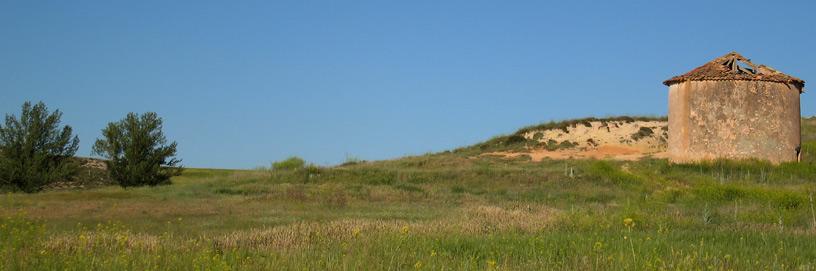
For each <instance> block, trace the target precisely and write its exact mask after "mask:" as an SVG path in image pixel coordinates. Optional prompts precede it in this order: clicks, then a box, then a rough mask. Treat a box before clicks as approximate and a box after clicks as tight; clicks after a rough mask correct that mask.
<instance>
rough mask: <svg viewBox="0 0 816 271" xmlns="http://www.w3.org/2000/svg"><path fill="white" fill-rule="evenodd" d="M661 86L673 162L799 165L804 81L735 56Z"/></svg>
mask: <svg viewBox="0 0 816 271" xmlns="http://www.w3.org/2000/svg"><path fill="white" fill-rule="evenodd" d="M663 84H665V85H667V86H669V138H668V154H669V160H670V161H672V162H677V163H683V162H694V161H700V160H712V159H717V158H727V159H761V160H768V161H770V162H772V163H775V164H778V163H781V162H787V161H797V159H798V157H799V154H800V143H801V135H800V131H799V129H800V112H799V110H800V108H799V95H800V94H801V93H802V92H803V89H804V86H805V82H804V81H802V80H801V79H799V78H796V77H793V76H790V75H786V74H783V73H781V72H779V71H777V70H774V69H773V68H771V67H768V66H765V65H754V64H753V63H751V61H750V60H749V59H747V58H745V57H743V56H741V55H740V54H738V53H736V52H731V53H728V54H726V55H724V56H722V57H719V58H717V59H714V60H712V61H711V62H708V63H706V64H705V65H703V66H700V67H698V68H696V69H694V70H692V71H690V72H688V73H686V74H683V75H680V76H675V77H672V78H671V79H669V80H666V81H665V82H663Z"/></svg>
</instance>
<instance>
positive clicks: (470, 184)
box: [0, 121, 816, 270]
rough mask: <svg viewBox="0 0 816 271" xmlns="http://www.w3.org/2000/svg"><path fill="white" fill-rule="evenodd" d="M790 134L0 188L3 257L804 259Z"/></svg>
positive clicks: (704, 262)
mask: <svg viewBox="0 0 816 271" xmlns="http://www.w3.org/2000/svg"><path fill="white" fill-rule="evenodd" d="M810 123H812V122H807V121H804V122H803V125H804V126H806V127H803V129H802V130H803V131H814V129H813V128H814V127H813V126H808V125H812V124H810ZM810 136H812V134H804V135H803V138H811V137H810ZM803 147H804V149H805V160H804V161H803V162H802V163H784V164H781V165H778V166H775V165H772V164H769V163H767V162H762V161H727V160H720V161H711V162H707V163H699V164H685V165H677V164H670V163H668V162H666V161H665V160H659V159H644V160H640V161H628V162H626V161H602V160H544V161H542V162H535V163H534V162H530V161H529V160H527V159H522V158H519V159H500V158H495V157H487V156H476V157H474V156H471V155H469V154H467V153H461V152H442V153H437V154H428V155H422V156H412V157H404V158H401V159H395V160H388V161H374V162H363V161H359V159H354V161H353V162H351V163H346V164H345V165H343V166H338V167H317V166H309V165H308V164H307V163H306V162H305V161H302V159H292V160H291V161H288V162H285V163H281V164H283V165H293V166H283V167H272V168H269V169H258V170H247V171H236V170H212V169H189V170H185V172H184V173H183V174H182V175H181V176H177V177H174V178H173V185H167V186H156V187H138V188H132V189H127V190H125V189H122V188H120V187H116V186H109V187H101V188H94V189H87V190H75V191H48V192H44V193H39V194H8V195H5V196H3V197H1V198H0V207H2V208H0V255H2V257H0V269H13V270H32V269H117V270H118V269H123V270H134V269H137V270H145V269H174V270H178V269H208V270H227V269H255V270H257V269H276V270H296V269H297V270H302V269H320V270H326V269H328V270H337V269H366V270H384V269H414V270H436V269H453V270H461V269H484V270H654V269H663V270H666V269H671V270H690V269H694V270H697V269H700V270H702V269H705V270H710V269H715V270H755V269H775V270H776V269H779V270H787V269H796V270H814V269H816V213H814V211H813V210H814V207H816V206H814V200H813V198H814V196H816V195H814V194H816V182H814V180H816V159H815V158H814V155H813V154H814V153H816V142H814V141H812V140H811V141H807V142H805V143H804V145H803ZM295 160H299V161H297V162H293V161H295ZM301 162H302V163H301ZM136 207H138V208H136Z"/></svg>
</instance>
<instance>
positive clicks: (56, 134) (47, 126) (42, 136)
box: [0, 102, 79, 193]
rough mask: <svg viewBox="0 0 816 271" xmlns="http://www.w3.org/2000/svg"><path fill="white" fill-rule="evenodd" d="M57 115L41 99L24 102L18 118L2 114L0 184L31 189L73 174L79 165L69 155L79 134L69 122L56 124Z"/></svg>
mask: <svg viewBox="0 0 816 271" xmlns="http://www.w3.org/2000/svg"><path fill="white" fill-rule="evenodd" d="M61 117H62V112H60V111H59V110H55V111H54V112H53V113H49V112H48V107H46V106H45V104H44V103H42V102H39V103H37V104H36V105H34V106H32V105H31V102H25V103H24V104H23V110H22V112H21V114H20V118H19V119H18V118H17V117H16V116H14V115H6V121H5V125H2V124H0V186H4V187H7V188H8V187H10V188H13V189H19V190H22V191H25V192H28V193H32V192H37V191H39V190H42V188H43V186H45V185H47V184H49V183H52V182H55V181H62V180H68V179H69V178H71V176H73V175H74V174H76V172H77V169H78V168H79V165H78V163H77V162H76V161H74V160H73V159H71V158H72V157H73V156H74V154H76V151H77V149H78V148H79V138H77V137H76V136H72V135H71V133H72V129H71V126H67V125H66V126H63V127H62V128H60V127H59V126H60V118H61Z"/></svg>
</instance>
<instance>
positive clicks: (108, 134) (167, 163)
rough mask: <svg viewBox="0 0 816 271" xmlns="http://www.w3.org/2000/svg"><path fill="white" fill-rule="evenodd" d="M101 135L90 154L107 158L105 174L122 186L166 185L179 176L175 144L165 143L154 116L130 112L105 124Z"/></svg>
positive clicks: (178, 161) (157, 119)
mask: <svg viewBox="0 0 816 271" xmlns="http://www.w3.org/2000/svg"><path fill="white" fill-rule="evenodd" d="M102 136H103V138H102V139H97V140H96V143H95V144H94V146H93V152H94V153H95V154H99V155H101V156H103V157H105V158H107V159H108V161H107V162H106V163H107V164H108V173H109V174H110V176H111V178H113V179H114V180H116V181H117V182H118V183H119V185H120V186H122V187H129V186H142V185H151V186H152V185H159V184H169V183H170V177H173V176H176V175H179V174H181V171H182V169H183V168H182V167H181V166H180V165H179V163H181V160H179V159H176V158H175V156H176V146H177V144H176V142H172V143H170V144H167V138H165V136H164V133H163V132H162V119H161V118H160V117H159V116H158V115H157V114H156V113H153V112H148V113H145V114H142V115H139V114H136V113H129V114H128V115H127V117H125V118H124V119H122V120H120V121H117V122H111V123H108V126H107V127H106V128H105V129H102Z"/></svg>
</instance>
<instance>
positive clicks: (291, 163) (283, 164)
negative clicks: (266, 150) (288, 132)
mask: <svg viewBox="0 0 816 271" xmlns="http://www.w3.org/2000/svg"><path fill="white" fill-rule="evenodd" d="M305 166H306V161H304V160H303V159H301V158H300V157H297V156H292V157H289V158H286V160H282V161H277V162H272V169H273V170H295V169H302V168H304V167H305Z"/></svg>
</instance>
